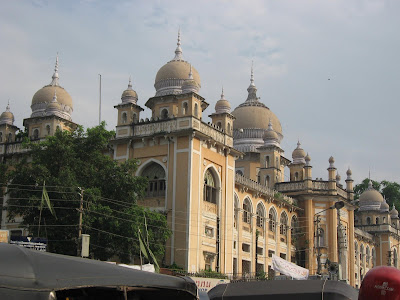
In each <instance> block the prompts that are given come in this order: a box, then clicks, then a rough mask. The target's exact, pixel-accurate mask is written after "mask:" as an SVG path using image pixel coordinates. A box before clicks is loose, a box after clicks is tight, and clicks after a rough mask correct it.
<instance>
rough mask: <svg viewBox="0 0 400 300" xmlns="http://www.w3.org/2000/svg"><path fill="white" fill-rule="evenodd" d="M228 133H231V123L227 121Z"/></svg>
mask: <svg viewBox="0 0 400 300" xmlns="http://www.w3.org/2000/svg"><path fill="white" fill-rule="evenodd" d="M228 133H231V123H228Z"/></svg>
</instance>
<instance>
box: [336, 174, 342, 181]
mask: <svg viewBox="0 0 400 300" xmlns="http://www.w3.org/2000/svg"><path fill="white" fill-rule="evenodd" d="M340 179H342V177H340V175H339V173H337V174H336V181H340Z"/></svg>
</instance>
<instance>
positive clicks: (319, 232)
mask: <svg viewBox="0 0 400 300" xmlns="http://www.w3.org/2000/svg"><path fill="white" fill-rule="evenodd" d="M319 217H320V216H319V215H317V220H315V222H316V223H317V233H316V237H317V266H318V267H317V274H318V275H321V245H320V239H319V238H320V236H321V228H320V227H319V222H320V220H319Z"/></svg>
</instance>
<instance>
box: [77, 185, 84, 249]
mask: <svg viewBox="0 0 400 300" xmlns="http://www.w3.org/2000/svg"><path fill="white" fill-rule="evenodd" d="M79 190H80V193H78V194H79V195H80V197H81V201H80V205H79V233H78V253H77V255H78V256H81V252H82V249H81V247H82V217H83V189H82V188H79Z"/></svg>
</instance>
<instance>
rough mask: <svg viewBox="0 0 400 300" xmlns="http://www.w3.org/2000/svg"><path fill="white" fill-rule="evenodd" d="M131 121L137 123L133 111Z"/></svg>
mask: <svg viewBox="0 0 400 300" xmlns="http://www.w3.org/2000/svg"><path fill="white" fill-rule="evenodd" d="M132 121H133V123H137V121H138V117H137V114H135V113H133V114H132Z"/></svg>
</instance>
